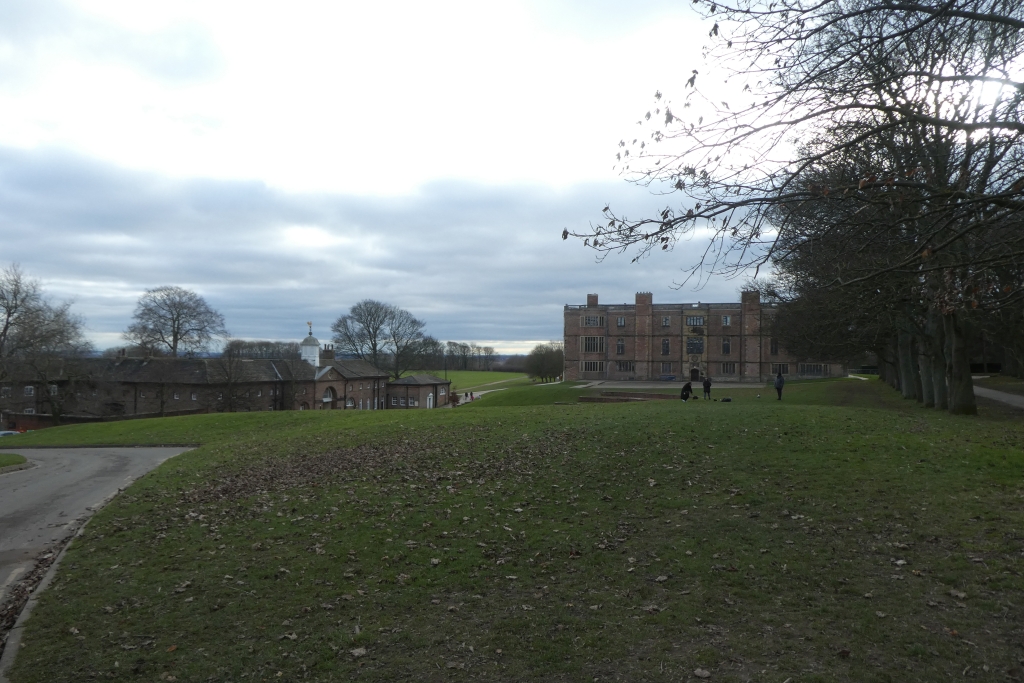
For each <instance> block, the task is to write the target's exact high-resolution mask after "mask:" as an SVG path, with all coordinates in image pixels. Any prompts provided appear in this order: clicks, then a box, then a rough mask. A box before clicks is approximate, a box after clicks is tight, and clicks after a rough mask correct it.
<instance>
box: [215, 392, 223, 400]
mask: <svg viewBox="0 0 1024 683" xmlns="http://www.w3.org/2000/svg"><path fill="white" fill-rule="evenodd" d="M217 400H218V401H223V400H224V394H223V392H221V393H219V394H217Z"/></svg>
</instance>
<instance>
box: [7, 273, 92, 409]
mask: <svg viewBox="0 0 1024 683" xmlns="http://www.w3.org/2000/svg"><path fill="white" fill-rule="evenodd" d="M0 320H2V322H0V379H7V378H9V377H12V376H16V377H20V378H22V379H24V380H26V381H30V382H38V383H39V384H41V385H42V387H41V392H40V396H39V398H40V400H41V402H42V403H44V404H45V405H46V406H48V408H49V411H50V414H51V415H53V416H54V419H55V421H59V420H60V416H61V414H63V413H64V412H65V407H66V405H67V404H68V403H69V402H70V401H73V399H74V397H75V393H76V391H75V389H76V387H77V386H78V385H80V384H81V383H83V382H87V381H88V379H89V369H88V366H87V365H86V364H85V363H83V362H82V356H84V355H86V354H88V353H90V352H91V351H92V346H91V345H90V344H89V342H88V341H86V339H85V334H84V331H83V322H82V319H81V318H80V317H79V316H77V315H75V314H74V313H72V311H71V304H70V303H68V302H61V303H56V304H54V303H51V302H49V301H48V300H47V299H46V297H45V296H44V295H43V291H42V287H41V286H40V284H39V281H38V280H35V279H33V278H30V277H27V276H26V275H25V274H24V273H23V272H22V270H21V268H20V267H19V266H18V265H17V264H14V265H11V266H8V267H7V268H4V269H3V270H2V271H0Z"/></svg>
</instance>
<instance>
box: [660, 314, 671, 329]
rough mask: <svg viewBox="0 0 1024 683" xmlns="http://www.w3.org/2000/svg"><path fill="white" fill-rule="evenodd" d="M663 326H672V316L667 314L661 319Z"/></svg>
mask: <svg viewBox="0 0 1024 683" xmlns="http://www.w3.org/2000/svg"><path fill="white" fill-rule="evenodd" d="M661 326H662V327H672V318H670V317H668V316H667V315H666V316H665V317H664V318H662V319H661Z"/></svg>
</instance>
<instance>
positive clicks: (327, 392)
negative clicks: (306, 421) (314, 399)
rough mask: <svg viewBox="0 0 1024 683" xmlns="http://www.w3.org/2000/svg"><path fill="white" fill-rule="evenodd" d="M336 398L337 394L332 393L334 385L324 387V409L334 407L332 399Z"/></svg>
mask: <svg viewBox="0 0 1024 683" xmlns="http://www.w3.org/2000/svg"><path fill="white" fill-rule="evenodd" d="M337 398H338V395H337V394H336V393H334V387H327V388H326V389H324V395H323V399H322V401H323V404H324V410H331V409H332V408H334V401H335V399H337Z"/></svg>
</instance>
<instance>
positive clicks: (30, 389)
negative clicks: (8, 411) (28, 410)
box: [25, 386, 36, 396]
mask: <svg viewBox="0 0 1024 683" xmlns="http://www.w3.org/2000/svg"><path fill="white" fill-rule="evenodd" d="M25 395H26V396H35V395H36V388H35V387H32V386H28V387H25Z"/></svg>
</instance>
